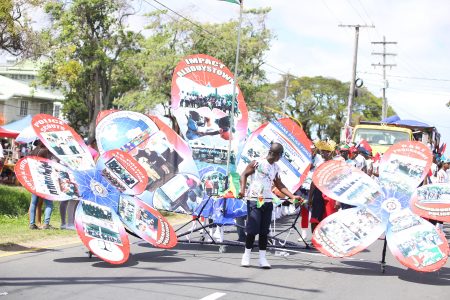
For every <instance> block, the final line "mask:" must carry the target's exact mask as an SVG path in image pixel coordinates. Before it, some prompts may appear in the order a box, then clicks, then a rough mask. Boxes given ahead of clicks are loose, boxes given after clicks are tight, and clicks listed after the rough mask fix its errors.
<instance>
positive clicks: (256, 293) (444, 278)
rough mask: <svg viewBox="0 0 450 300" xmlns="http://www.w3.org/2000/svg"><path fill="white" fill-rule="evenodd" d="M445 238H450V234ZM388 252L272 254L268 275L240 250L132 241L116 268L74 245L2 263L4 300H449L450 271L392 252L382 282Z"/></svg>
mask: <svg viewBox="0 0 450 300" xmlns="http://www.w3.org/2000/svg"><path fill="white" fill-rule="evenodd" d="M288 223H289V221H286V222H285V223H284V225H283V224H281V225H282V226H287V225H286V224H288ZM445 230H446V233H447V238H450V228H448V227H446V229H445ZM226 236H227V238H230V239H231V238H234V237H235V236H236V235H235V233H229V234H227V235H226ZM382 246H383V241H381V240H379V241H377V242H375V243H374V244H373V245H372V246H370V247H369V248H368V249H367V250H365V251H364V252H362V253H360V254H358V255H356V256H354V257H352V259H332V258H328V257H324V256H323V255H321V254H319V253H318V252H317V251H315V250H313V249H309V250H306V249H300V250H298V251H295V252H294V251H292V252H290V255H289V256H275V254H274V253H271V254H270V256H269V257H268V258H269V261H270V262H271V263H272V267H273V268H272V269H271V270H261V269H259V268H257V267H251V268H242V267H240V266H239V263H240V259H241V253H242V248H239V247H228V248H227V250H226V252H225V253H219V251H218V246H215V245H214V246H210V245H197V244H179V245H178V246H177V247H176V248H174V249H171V250H159V249H155V248H152V247H151V246H150V245H148V244H146V243H143V242H141V241H139V240H137V239H132V246H131V252H132V256H131V257H130V259H129V261H128V262H127V263H126V264H124V265H122V266H112V265H109V264H107V263H105V262H103V261H101V260H99V259H97V258H95V257H93V258H89V257H88V256H87V254H86V249H85V248H84V246H83V245H81V244H75V245H74V244H72V245H66V246H63V247H58V248H55V249H43V250H41V251H39V252H31V253H22V254H18V255H13V256H8V257H3V258H0V300H3V299H5V300H7V299H33V300H39V299H58V300H70V299H122V300H124V299H209V300H211V299H221V300H222V299H307V297H308V298H309V297H311V299H314V300H320V299H352V298H355V299H356V298H357V299H377V300H387V299H422V300H423V299H427V300H430V299H440V300H443V299H448V298H449V295H450V263H447V265H446V266H445V267H444V268H442V269H441V270H440V271H439V272H435V273H418V272H415V271H411V270H407V269H406V268H404V267H403V266H401V265H400V264H399V263H397V262H396V260H395V259H394V258H393V257H392V255H391V254H390V253H389V252H388V254H387V257H386V260H387V267H386V273H385V274H382V273H381V268H380V264H379V260H380V258H381V250H382ZM256 256H257V253H254V257H255V259H254V260H253V263H254V265H255V266H256V263H257V259H256Z"/></svg>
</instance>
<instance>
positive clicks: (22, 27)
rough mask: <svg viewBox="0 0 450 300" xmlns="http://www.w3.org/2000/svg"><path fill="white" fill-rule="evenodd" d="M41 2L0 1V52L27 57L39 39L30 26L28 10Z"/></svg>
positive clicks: (21, 0)
mask: <svg viewBox="0 0 450 300" xmlns="http://www.w3.org/2000/svg"><path fill="white" fill-rule="evenodd" d="M41 2H42V1H41V0H1V1H0V50H4V51H6V52H8V53H9V54H11V55H14V56H18V55H29V53H30V52H33V49H34V48H35V47H36V45H37V43H38V41H39V39H38V38H37V33H36V32H34V31H33V30H32V28H31V26H30V19H29V17H28V15H27V11H28V10H29V9H32V8H34V7H35V6H38V5H40V4H41Z"/></svg>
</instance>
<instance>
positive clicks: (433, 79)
mask: <svg viewBox="0 0 450 300" xmlns="http://www.w3.org/2000/svg"><path fill="white" fill-rule="evenodd" d="M358 73H362V74H371V75H380V76H381V75H383V74H381V73H375V72H364V71H359V72H358ZM388 77H395V78H405V79H416V80H428V81H445V82H450V79H443V78H428V77H415V76H401V75H388Z"/></svg>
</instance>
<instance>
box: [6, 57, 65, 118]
mask: <svg viewBox="0 0 450 300" xmlns="http://www.w3.org/2000/svg"><path fill="white" fill-rule="evenodd" d="M37 73H38V64H37V63H35V62H31V61H23V62H16V61H15V60H8V61H7V62H6V64H3V65H0V125H3V124H7V123H10V122H12V121H15V120H18V119H21V118H23V117H24V116H26V115H32V116H33V115H36V114H39V113H46V114H50V115H54V116H56V117H60V111H61V105H62V104H61V101H63V100H64V96H63V95H62V94H61V93H59V92H57V91H50V90H47V89H44V88H42V87H36V86H34V85H33V83H34V82H35V80H36V76H37Z"/></svg>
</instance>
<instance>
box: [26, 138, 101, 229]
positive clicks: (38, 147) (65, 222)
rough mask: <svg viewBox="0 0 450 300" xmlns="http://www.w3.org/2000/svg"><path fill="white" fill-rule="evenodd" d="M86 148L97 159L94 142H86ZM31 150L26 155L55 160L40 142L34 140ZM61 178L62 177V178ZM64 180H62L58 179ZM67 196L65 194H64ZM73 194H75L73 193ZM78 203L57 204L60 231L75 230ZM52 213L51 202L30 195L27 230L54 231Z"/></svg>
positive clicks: (71, 201)
mask: <svg viewBox="0 0 450 300" xmlns="http://www.w3.org/2000/svg"><path fill="white" fill-rule="evenodd" d="M88 145H89V146H88V148H89V151H90V153H91V155H92V157H93V158H94V159H96V158H98V152H97V150H96V149H97V146H96V140H95V139H90V140H88ZM31 148H32V150H31V151H29V153H28V154H27V155H30V156H38V157H42V158H46V159H50V160H53V161H57V158H56V157H55V156H54V155H53V154H52V153H51V152H50V150H49V149H48V148H47V147H46V146H45V145H44V144H43V143H42V142H41V141H40V140H36V141H34V142H33V143H31ZM62 177H63V176H62ZM61 179H64V178H60V180H61ZM66 194H67V193H66ZM74 194H75V192H74ZM79 202H80V201H79V200H77V199H72V200H65V201H60V202H59V213H60V216H61V225H60V229H67V230H75V211H76V208H77V206H78V203H79ZM43 204H45V210H44V220H43V222H42V205H43ZM52 212H53V201H51V200H48V199H44V198H42V197H39V196H37V195H35V194H31V202H30V208H29V220H30V222H29V228H30V229H32V230H39V229H56V228H55V227H53V226H52V225H50V220H51V215H52Z"/></svg>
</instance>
